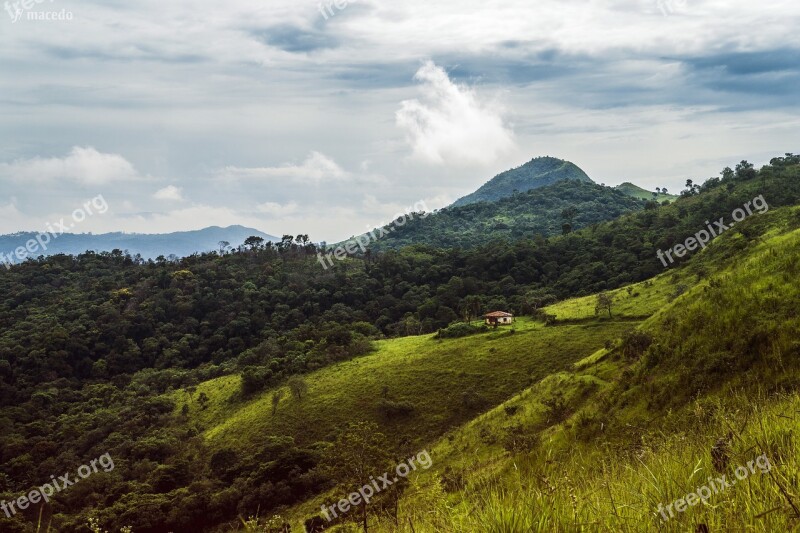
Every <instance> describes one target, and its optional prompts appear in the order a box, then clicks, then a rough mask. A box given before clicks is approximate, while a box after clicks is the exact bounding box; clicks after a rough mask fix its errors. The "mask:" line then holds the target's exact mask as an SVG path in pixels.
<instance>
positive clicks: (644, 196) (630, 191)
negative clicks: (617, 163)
mask: <svg viewBox="0 0 800 533" xmlns="http://www.w3.org/2000/svg"><path fill="white" fill-rule="evenodd" d="M614 188H615V189H617V190H618V191H621V192H624V193H625V194H627V195H628V196H632V197H634V198H639V199H640V200H655V201H656V202H659V203H660V202H664V201H668V202H674V201H675V200H677V199H678V196H677V195H675V194H665V193H662V192H660V191H659V192H652V191H648V190H647V189H642V188H641V187H639V186H638V185H634V184H633V183H631V182H629V181H626V182H625V183H620V184H619V185H617V186H616V187H614ZM654 194H655V197H654V196H653V195H654Z"/></svg>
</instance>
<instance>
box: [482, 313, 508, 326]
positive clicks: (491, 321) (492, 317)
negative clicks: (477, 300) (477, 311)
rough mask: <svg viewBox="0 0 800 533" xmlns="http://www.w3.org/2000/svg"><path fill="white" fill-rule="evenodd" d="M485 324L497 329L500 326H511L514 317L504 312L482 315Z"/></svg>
mask: <svg viewBox="0 0 800 533" xmlns="http://www.w3.org/2000/svg"><path fill="white" fill-rule="evenodd" d="M483 318H484V319H485V320H486V323H487V324H488V325H490V326H494V327H497V326H498V325H501V324H511V323H512V322H514V315H512V314H511V313H506V312H505V311H493V312H491V313H489V314H486V315H483Z"/></svg>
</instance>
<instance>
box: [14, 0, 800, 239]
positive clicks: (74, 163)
mask: <svg viewBox="0 0 800 533" xmlns="http://www.w3.org/2000/svg"><path fill="white" fill-rule="evenodd" d="M2 2H5V4H4V5H3V6H2V7H3V10H2V13H0V233H12V232H16V231H22V230H30V231H38V230H41V229H43V228H45V226H46V225H47V224H48V223H52V222H53V221H57V220H59V219H60V218H61V217H64V216H68V215H69V214H70V213H72V212H73V210H75V209H79V208H81V206H82V205H85V203H86V201H87V200H90V199H92V198H96V197H98V195H102V196H103V198H104V199H105V201H106V202H107V204H108V206H109V209H108V210H107V211H106V212H105V213H103V214H99V213H97V214H94V215H92V216H89V217H87V218H86V220H84V221H82V222H81V224H80V225H79V226H78V227H76V228H75V231H76V232H89V231H92V232H107V231H126V232H138V233H163V232H170V231H183V230H191V229H199V228H202V227H207V226H228V225H233V224H241V225H244V226H248V227H252V228H256V229H259V230H261V231H264V232H266V233H269V234H271V235H278V236H280V235H282V234H284V233H289V234H294V235H296V234H299V233H305V234H309V235H310V237H311V239H312V240H315V241H321V240H325V241H328V242H335V241H339V240H343V239H345V238H348V237H350V236H351V235H354V234H360V233H363V232H364V231H365V230H366V229H367V228H370V229H371V228H373V227H375V226H377V225H380V224H382V223H385V222H388V221H389V220H391V219H392V218H394V217H395V215H397V214H398V213H402V212H403V211H404V210H406V209H407V208H409V207H410V206H414V205H417V206H419V205H424V206H426V207H427V208H428V209H429V210H433V209H438V208H441V207H444V206H446V205H448V204H449V203H451V202H453V201H455V200H456V199H458V198H459V197H461V196H463V195H465V194H468V193H469V192H472V191H474V190H475V189H477V188H478V187H479V186H480V185H482V184H483V183H484V182H486V181H488V180H489V179H490V178H491V177H492V176H494V175H496V174H498V173H499V172H502V171H504V170H507V169H509V168H513V167H516V166H519V165H521V164H523V163H525V162H526V161H528V160H530V159H531V158H533V157H537V156H546V155H549V156H554V157H560V158H563V159H567V160H570V161H572V162H574V163H575V164H577V165H578V166H580V167H581V168H582V169H583V170H585V171H586V172H587V173H588V174H589V176H590V177H592V179H594V180H595V181H596V182H598V183H605V184H607V185H615V184H619V183H622V182H624V181H632V182H634V183H636V184H638V185H640V186H643V187H646V188H649V189H651V190H652V189H654V188H655V187H667V188H668V189H669V190H670V192H677V191H679V190H680V189H682V188H683V186H684V183H685V182H686V179H688V178H691V179H693V180H694V181H695V182H698V181H703V180H704V179H706V178H708V177H711V176H715V175H718V174H719V172H720V170H721V169H722V168H724V167H725V166H734V165H735V164H736V163H737V162H739V161H740V160H742V159H747V160H749V161H751V162H753V163H755V164H756V165H757V166H760V165H763V164H766V163H767V162H769V160H770V159H771V158H772V157H775V156H779V155H783V154H784V153H785V152H794V153H797V152H798V151H800V142H798V141H799V140H800V139H799V136H798V133H800V99H798V93H800V90H799V89H798V88H800V32H798V27H800V2H797V0H785V1H781V0H770V1H768V2H752V1H743V0H725V1H721V0H609V1H600V0H589V1H574V0H523V1H518V0H505V1H488V0H484V1H480V2H479V1H474V0H459V1H457V2H456V1H451V0H437V1H436V2H431V1H430V0H425V1H423V0H404V1H403V2H397V1H372V0H354V1H348V0H336V2H337V3H334V2H333V1H329V2H323V3H320V2H319V1H318V0H313V1H306V0H286V1H284V0H259V1H249V0H248V1H244V0H228V1H226V2H219V1H216V2H211V1H207V0H198V1H194V2H184V1H180V0H175V1H171V2H164V1H163V0H159V1H155V0H138V1H135V2H130V1H127V2H123V1H121V0H25V1H22V2H21V1H19V0H9V1H8V2H6V0H0V3H2Z"/></svg>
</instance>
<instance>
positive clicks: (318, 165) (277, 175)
mask: <svg viewBox="0 0 800 533" xmlns="http://www.w3.org/2000/svg"><path fill="white" fill-rule="evenodd" d="M220 175H221V176H222V177H224V178H227V179H270V180H274V179H289V180H297V181H313V182H317V183H318V182H320V181H322V180H326V181H328V180H338V181H342V180H346V179H348V178H349V177H350V174H349V173H347V172H345V170H344V169H342V167H340V166H339V165H338V164H336V161H334V160H333V159H331V158H329V157H327V156H326V155H324V154H321V153H319V152H311V153H310V154H309V155H308V157H307V158H306V159H305V161H303V162H302V163H300V164H294V163H286V164H284V165H281V166H278V167H256V168H242V167H233V166H230V167H225V168H224V169H223V170H222V171H221V172H220Z"/></svg>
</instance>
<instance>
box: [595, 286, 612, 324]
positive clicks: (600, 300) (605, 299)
mask: <svg viewBox="0 0 800 533" xmlns="http://www.w3.org/2000/svg"><path fill="white" fill-rule="evenodd" d="M613 303H614V297H613V296H611V294H609V293H607V292H605V291H604V292H601V293H600V294H598V295H597V303H596V304H595V306H594V314H595V315H597V314H599V313H600V311H608V318H611V305H612V304H613Z"/></svg>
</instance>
